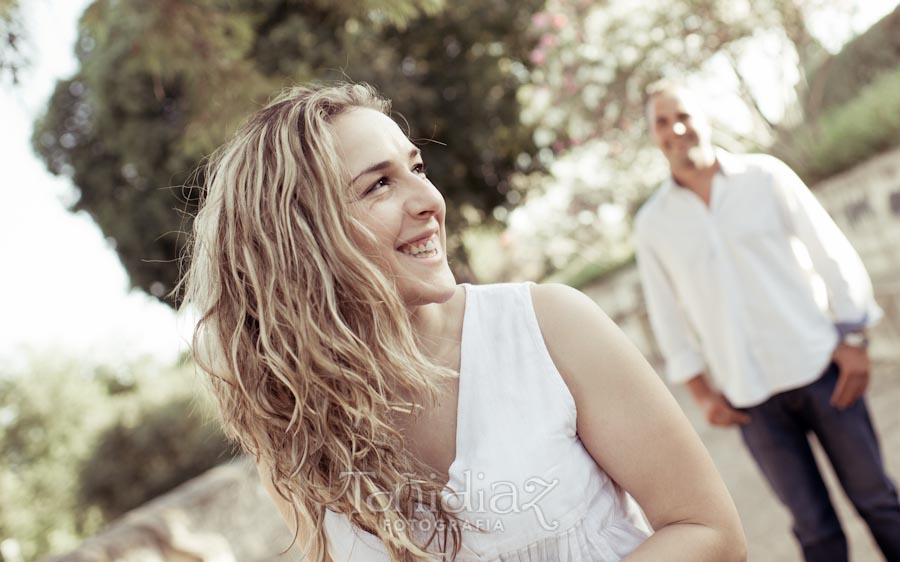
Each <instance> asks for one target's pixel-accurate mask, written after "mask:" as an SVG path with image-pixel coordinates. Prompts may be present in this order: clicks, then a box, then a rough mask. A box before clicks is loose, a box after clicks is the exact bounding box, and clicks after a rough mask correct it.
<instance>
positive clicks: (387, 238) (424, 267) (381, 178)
mask: <svg viewBox="0 0 900 562" xmlns="http://www.w3.org/2000/svg"><path fill="white" fill-rule="evenodd" d="M333 125H334V129H335V132H336V134H337V139H338V145H339V150H340V152H341V156H342V157H343V159H344V162H345V163H346V165H347V168H348V170H349V171H350V177H351V178H352V183H351V187H350V189H351V190H352V191H351V194H350V196H351V200H352V201H353V203H351V209H352V213H353V216H354V217H355V218H356V219H357V220H358V221H359V222H360V223H362V225H363V226H364V227H365V228H367V229H368V230H369V232H370V233H371V234H372V237H369V236H365V235H360V236H354V239H355V240H356V241H357V243H358V244H360V247H361V248H360V249H361V250H362V251H363V252H365V253H367V254H368V255H370V256H371V257H372V258H373V260H374V261H375V263H377V264H380V265H382V267H384V268H385V269H386V271H385V274H387V275H389V276H390V277H391V278H393V279H394V280H395V282H396V284H397V288H398V290H399V292H400V298H401V299H402V300H403V301H404V302H405V303H406V305H407V306H418V305H423V304H429V303H435V302H438V303H439V302H445V301H447V300H448V299H449V298H450V297H451V296H452V295H453V292H454V291H455V289H456V281H455V280H454V278H453V274H452V273H451V272H450V267H449V266H448V264H447V254H446V251H445V249H446V239H447V237H446V233H445V231H444V213H445V211H446V207H445V205H444V198H443V197H442V196H441V194H440V192H439V191H438V190H437V188H435V187H434V185H433V184H432V183H431V181H429V179H428V178H427V177H426V175H425V165H424V163H423V162H422V155H421V154H420V152H419V149H418V148H416V147H415V146H414V145H413V144H412V143H411V142H410V141H409V139H408V138H407V137H406V135H404V134H403V132H402V131H401V130H400V127H398V126H397V124H396V123H394V121H393V120H391V119H390V118H389V117H388V116H386V115H384V114H383V113H380V112H378V111H375V110H372V109H366V108H355V109H352V110H350V111H347V112H345V113H343V114H341V115H339V116H338V117H337V118H335V120H334V122H333ZM370 238H374V240H371V239H370Z"/></svg>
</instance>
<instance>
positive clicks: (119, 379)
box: [0, 361, 230, 560]
mask: <svg viewBox="0 0 900 562" xmlns="http://www.w3.org/2000/svg"><path fill="white" fill-rule="evenodd" d="M193 379H194V374H193V367H191V366H186V367H181V368H169V369H162V370H160V371H159V372H155V371H149V370H147V371H146V372H145V371H142V367H140V366H130V367H125V368H119V369H115V370H114V369H110V368H87V367H85V366H84V365H83V364H80V363H79V362H77V361H69V362H58V363H55V364H51V363H48V362H47V361H42V362H37V361H35V362H33V363H32V365H31V366H30V367H29V369H28V370H27V372H21V373H15V374H12V373H4V372H0V458H2V459H3V462H2V463H0V498H2V501H0V538H2V539H12V540H15V541H16V542H17V543H18V545H19V547H20V549H21V553H22V556H23V557H24V558H25V559H26V560H35V559H38V558H41V557H42V556H44V555H46V554H49V553H53V552H59V551H63V550H68V549H70V548H73V547H74V546H76V545H77V544H78V543H79V542H80V541H81V540H83V539H84V538H85V537H87V536H90V535H92V534H94V533H96V532H97V531H98V530H99V529H100V527H101V526H102V525H103V524H105V523H106V522H107V521H108V520H109V519H110V518H112V517H115V516H117V515H119V514H121V513H123V512H124V511H127V510H129V509H131V508H133V507H137V506H138V505H140V504H141V503H143V502H144V501H146V500H149V499H151V498H152V497H153V496H155V495H157V494H159V493H163V492H165V491H167V490H169V489H171V488H173V487H174V486H177V485H178V484H180V483H181V482H183V481H185V480H188V479H190V478H192V477H194V476H196V475H198V474H200V473H202V472H204V471H205V470H206V469H208V468H210V467H212V466H213V465H214V464H217V463H219V462H221V461H223V460H225V459H226V458H228V457H229V456H230V448H229V447H228V445H227V444H226V443H225V439H224V437H223V436H222V434H221V432H220V431H219V430H218V428H217V427H216V426H215V425H214V424H211V423H209V422H208V421H207V420H206V418H208V417H209V415H208V413H209V404H208V403H207V402H205V401H199V400H196V399H195V398H193V397H192V395H193V394H194V386H195V385H194V384H193Z"/></svg>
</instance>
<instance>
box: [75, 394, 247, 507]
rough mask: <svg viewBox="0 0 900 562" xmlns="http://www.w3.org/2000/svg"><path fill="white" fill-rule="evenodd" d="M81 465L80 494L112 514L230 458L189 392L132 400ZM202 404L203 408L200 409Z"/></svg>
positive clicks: (227, 447) (221, 438)
mask: <svg viewBox="0 0 900 562" xmlns="http://www.w3.org/2000/svg"><path fill="white" fill-rule="evenodd" d="M136 406H137V408H138V410H137V411H136V412H133V413H132V412H128V413H126V414H125V415H123V416H122V417H120V419H119V421H117V422H116V423H115V424H114V425H113V426H112V427H110V428H109V429H107V430H106V431H105V432H104V433H103V435H102V437H101V438H100V441H99V445H98V446H97V447H96V448H95V449H94V451H93V454H92V455H91V457H90V459H88V461H87V462H86V463H85V464H84V466H83V468H82V470H81V479H80V480H81V499H82V501H83V503H85V504H87V505H92V506H97V507H98V508H100V510H101V511H102V512H103V515H104V516H105V517H106V518H107V519H113V518H115V517H118V516H119V515H122V514H123V513H125V512H127V511H129V510H131V509H134V508H136V507H138V506H139V505H141V504H143V503H145V502H147V501H149V500H151V499H153V498H154V497H156V496H158V495H160V494H164V493H165V492H168V491H169V490H171V489H172V488H174V487H176V486H178V485H179V484H181V483H182V482H185V481H187V480H190V479H191V478H193V477H194V476H197V475H199V474H202V473H204V472H206V471H207V470H209V469H210V468H212V467H214V466H215V465H217V464H219V463H221V462H222V461H224V460H226V459H228V458H230V457H231V456H232V455H233V448H232V447H231V446H230V445H229V444H228V442H227V441H226V439H225V437H224V435H222V433H221V431H219V429H218V427H217V426H215V425H213V424H212V423H210V422H208V421H205V420H204V418H206V417H208V416H205V415H203V414H202V413H201V411H198V409H197V408H196V403H195V401H194V400H193V399H192V398H190V397H187V396H185V397H177V398H175V399H174V400H171V401H166V402H164V403H162V404H153V405H150V406H141V405H140V404H138V405H136ZM200 410H202V408H201V409H200Z"/></svg>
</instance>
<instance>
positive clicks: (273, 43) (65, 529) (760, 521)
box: [0, 0, 900, 562]
mask: <svg viewBox="0 0 900 562" xmlns="http://www.w3.org/2000/svg"><path fill="white" fill-rule="evenodd" d="M660 77H669V78H673V79H676V80H679V81H683V82H685V83H687V84H688V85H689V86H690V87H692V88H694V89H695V90H696V91H697V92H698V93H700V94H701V95H702V96H703V97H704V99H705V100H706V104H707V109H708V111H709V113H710V114H711V117H712V119H713V121H714V124H715V128H716V131H717V138H716V142H717V144H719V145H720V146H722V147H724V148H726V149H730V150H736V151H764V152H768V153H771V154H774V155H776V156H778V157H780V158H782V159H783V160H785V161H786V162H788V163H789V164H790V165H791V166H792V167H793V168H794V169H795V170H796V171H797V172H798V173H799V174H800V175H801V176H802V177H803V178H804V179H805V180H806V181H807V183H808V184H809V185H810V186H811V187H812V188H813V189H814V192H815V193H816V195H817V197H819V199H820V200H821V201H822V202H823V203H824V204H825V206H826V208H828V210H829V212H830V213H831V214H832V216H833V217H834V218H835V220H836V221H837V222H838V223H839V225H840V226H841V228H842V229H843V230H844V232H845V233H846V234H847V235H848V236H849V237H850V239H851V241H852V242H853V243H854V245H855V246H856V247H857V249H858V250H859V251H860V253H861V255H862V256H863V259H864V261H865V262H866V264H867V266H868V268H869V271H870V273H871V274H872V277H873V280H874V281H875V285H876V292H877V296H878V300H879V302H880V303H881V304H882V306H883V307H884V308H885V310H886V312H887V316H886V319H885V320H884V321H883V322H882V324H881V325H880V326H879V328H878V330H877V331H876V333H875V334H874V336H875V337H874V344H873V355H874V356H875V358H876V360H877V362H876V368H875V371H876V376H875V381H874V383H873V385H874V389H873V392H872V393H871V402H872V409H873V410H874V416H875V419H876V423H877V424H878V425H879V429H880V431H881V434H882V439H883V448H884V450H885V454H886V456H887V459H886V461H887V464H888V468H889V471H890V472H891V473H892V474H894V475H898V474H900V345H898V341H900V249H898V245H900V93H898V92H900V6H898V2H897V1H896V0H752V1H751V0H640V1H638V0H517V1H512V0H480V1H476V0H455V1H452V2H451V1H448V0H356V1H353V0H306V1H301V0H154V1H149V0H0V88H2V91H0V163H2V170H3V172H4V176H3V178H4V179H3V181H2V182H0V190H2V191H0V256H2V259H3V262H2V263H3V266H2V277H0V561H2V562H23V561H29V562H30V561H33V560H43V559H53V560H97V561H100V560H135V561H137V560H148V561H149V560H166V561H213V560H215V561H221V562H227V561H231V560H240V561H251V562H252V561H262V560H281V559H284V560H287V559H292V560H296V559H299V556H300V555H299V554H298V553H296V552H287V553H283V552H282V551H283V550H284V549H285V548H287V547H288V545H289V543H290V536H287V537H285V536H284V534H283V532H282V530H281V523H280V522H279V521H278V519H277V516H276V515H275V514H274V511H273V510H272V509H271V507H270V506H269V505H268V504H267V502H266V500H265V498H264V496H263V494H262V492H261V491H260V489H259V486H258V484H257V482H256V481H255V475H254V474H253V472H252V470H250V469H249V468H248V466H247V464H246V463H245V462H244V461H242V460H240V459H237V460H232V457H233V456H234V451H233V450H232V449H231V447H230V446H229V445H228V444H227V443H226V442H225V440H224V438H223V437H222V435H221V433H220V432H219V430H218V429H217V427H216V424H215V422H214V418H213V415H212V412H211V409H210V405H209V403H208V402H207V401H206V399H205V398H204V396H205V395H204V393H203V390H202V380H200V378H199V376H198V375H197V374H196V373H195V370H194V367H193V365H192V364H191V362H190V360H189V359H188V354H187V348H188V346H187V342H188V340H189V338H190V332H191V326H192V321H191V319H190V318H188V317H184V316H179V315H178V314H176V312H175V307H176V306H177V302H176V301H175V299H173V298H171V297H170V296H169V294H170V291H171V290H172V289H173V287H174V285H175V283H176V280H177V278H178V275H179V271H180V264H179V256H180V255H181V253H182V251H183V249H184V244H185V241H186V233H187V232H189V231H190V227H191V216H192V214H193V213H194V212H195V210H196V202H197V198H198V194H199V191H200V189H201V187H202V183H203V177H202V175H200V176H195V175H193V173H194V172H195V170H196V169H197V166H198V165H199V164H201V163H202V161H203V158H204V156H205V155H207V154H209V153H210V152H211V151H212V150H213V149H214V148H215V147H216V146H218V145H219V144H220V143H221V142H223V140H224V139H226V138H227V137H228V136H229V134H230V133H231V132H232V131H233V130H234V129H235V127H236V126H237V125H238V124H239V122H240V121H241V120H242V119H243V118H244V117H246V115H247V114H248V113H250V112H251V111H253V110H254V109H255V108H258V107H260V106H261V105H262V104H264V103H265V102H266V100H267V99H268V98H269V97H271V96H272V95H273V94H274V93H276V92H278V91H279V90H280V89H281V88H283V87H286V86H289V85H292V84H296V83H299V82H306V81H310V80H321V81H329V80H341V79H344V80H354V81H366V82H369V83H371V84H373V85H375V86H376V87H377V88H379V89H380V90H381V92H382V93H383V94H384V95H385V96H387V97H388V98H390V99H392V100H393V106H394V109H395V111H396V113H397V117H398V118H400V119H405V120H406V121H407V122H408V124H409V126H410V128H411V137H412V138H414V139H416V140H417V141H418V142H421V144H422V149H423V151H424V153H425V159H426V161H427V162H428V166H429V175H430V176H431V177H432V178H433V180H434V182H435V183H436V184H437V185H438V187H439V188H440V189H441V191H442V192H443V193H444V196H445V197H446V199H447V201H448V207H449V212H448V231H449V232H451V233H453V236H452V239H451V240H450V241H449V245H450V250H451V252H452V267H453V269H454V271H455V272H456V274H457V276H458V278H459V279H460V280H470V281H478V282H483V283H486V282H495V281H507V280H526V279H527V280H535V281H559V282H564V283H568V284H571V285H574V286H576V287H580V288H582V289H583V290H585V291H586V292H587V293H588V294H589V295H591V296H592V297H593V298H594V299H595V300H597V301H598V302H599V303H600V304H601V305H602V306H603V307H604V309H605V310H606V311H607V313H609V314H610V315H611V316H612V317H613V318H614V319H615V320H616V321H617V322H619V324H620V325H621V326H622V327H623V328H624V329H625V330H626V332H627V333H628V334H629V335H630V336H631V337H632V339H634V341H635V342H636V343H637V344H638V345H639V347H641V349H642V350H643V351H644V353H645V354H646V355H647V356H648V357H650V358H651V360H654V361H657V362H658V360H659V356H658V352H657V351H656V348H655V345H654V342H653V340H652V337H651V336H650V333H649V327H648V325H647V320H646V315H645V312H644V309H643V304H642V300H641V295H640V289H639V286H638V281H637V277H636V275H635V273H634V267H633V249H632V245H631V220H632V217H633V215H634V212H635V210H636V209H637V208H638V207H639V206H640V204H641V203H642V202H643V201H644V200H645V199H646V198H647V197H648V196H649V194H650V193H651V192H652V190H653V189H654V188H655V186H656V185H658V183H659V182H660V181H661V180H662V179H663V178H664V177H665V174H666V173H667V167H666V163H665V160H664V159H663V158H662V157H661V156H660V155H658V154H657V153H656V151H655V150H654V149H653V148H652V147H651V146H650V144H649V141H648V139H647V134H646V132H647V126H646V123H645V120H644V118H643V108H642V104H641V103H642V95H643V91H644V88H645V86H646V85H647V84H649V83H650V82H652V81H655V80H656V79H658V78H660ZM673 392H674V393H675V394H676V397H677V398H678V399H679V400H680V401H681V402H682V403H683V404H684V405H685V409H686V411H687V412H688V414H689V416H691V417H692V421H694V423H695V426H696V427H697V428H698V431H700V433H701V437H702V438H703V439H704V441H705V442H706V444H707V446H708V447H709V448H710V450H711V452H712V453H713V456H714V458H715V460H716V462H717V464H718V465H719V468H720V470H721V471H722V472H723V476H724V477H725V478H726V481H727V483H728V485H729V487H730V489H731V490H732V493H733V494H734V495H735V499H736V502H737V503H738V507H739V509H740V511H741V513H742V516H743V518H744V523H745V527H746V529H747V534H748V538H749V540H750V546H751V560H756V561H763V560H765V561H781V560H785V561H786V560H798V559H799V554H798V552H797V550H796V547H795V546H794V544H793V540H792V538H791V536H790V532H789V522H788V519H787V516H786V514H785V513H784V512H783V510H782V509H781V508H780V506H778V505H777V503H776V501H775V500H774V499H773V498H772V496H771V494H769V492H768V490H767V489H766V487H765V485H764V484H763V482H762V480H761V478H760V477H759V475H758V474H757V473H756V472H755V468H754V467H753V466H752V461H750V460H749V457H747V455H746V453H744V451H743V449H742V447H741V445H740V443H739V439H738V437H737V436H736V435H735V434H734V433H732V432H730V431H725V430H716V431H713V430H710V429H709V428H707V427H706V426H705V423H704V422H703V421H702V420H700V419H699V417H697V415H696V412H694V411H693V406H692V404H690V403H689V401H688V400H686V399H685V397H684V396H683V395H682V393H681V391H680V390H679V389H673ZM213 467H218V468H215V469H213ZM210 469H212V470H210ZM201 475H202V476H201ZM195 477H199V478H195ZM192 479H193V480H192ZM835 493H836V495H837V496H838V498H837V499H838V502H839V504H840V508H841V514H842V515H843V516H844V521H845V522H846V523H847V526H848V530H849V533H850V535H851V542H852V548H853V555H854V559H855V560H859V561H867V560H878V558H877V557H876V554H875V550H874V549H873V547H872V542H871V539H870V538H869V537H868V536H867V535H866V533H865V530H864V529H863V528H862V526H861V525H860V524H859V523H858V521H856V520H855V519H854V517H855V516H854V514H852V513H851V510H850V509H849V508H848V507H847V504H846V502H844V501H842V498H841V497H840V492H837V491H836V492H835ZM48 557H50V558H48Z"/></svg>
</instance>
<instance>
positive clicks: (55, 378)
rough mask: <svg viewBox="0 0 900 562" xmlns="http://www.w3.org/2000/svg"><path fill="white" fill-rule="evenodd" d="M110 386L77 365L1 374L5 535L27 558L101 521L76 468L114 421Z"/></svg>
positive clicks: (1, 519)
mask: <svg viewBox="0 0 900 562" xmlns="http://www.w3.org/2000/svg"><path fill="white" fill-rule="evenodd" d="M108 400H109V398H108V396H107V394H106V389H105V387H104V385H103V384H102V383H101V382H100V381H98V380H96V379H95V378H93V377H92V376H91V373H85V372H83V371H81V370H80V369H79V368H78V365H76V364H56V365H49V364H46V363H42V364H40V365H35V366H34V368H33V369H32V370H31V372H29V373H25V374H22V375H19V376H16V377H13V376H10V375H9V374H5V373H4V374H3V375H0V404H2V406H0V458H2V459H3V462H2V463H0V498H3V499H2V501H0V537H2V538H4V539H5V538H10V539H14V540H17V541H18V542H19V545H20V547H21V550H22V555H23V556H24V557H25V559H28V560H31V559H34V558H36V557H37V556H39V555H41V554H44V553H46V552H50V551H54V550H59V549H64V548H69V547H71V546H72V545H74V544H76V543H77V542H78V540H79V538H80V537H82V536H84V535H87V534H91V533H93V532H95V531H96V530H97V528H98V527H99V525H100V524H101V523H102V518H101V517H100V515H99V514H98V513H97V512H96V510H90V509H83V508H82V506H81V505H80V504H79V502H78V497H77V490H78V487H79V483H78V466H79V465H80V464H81V462H82V461H83V460H84V459H85V458H87V457H88V455H89V454H90V451H91V450H92V449H93V447H94V446H95V444H96V442H97V437H98V436H99V432H100V430H101V429H102V428H103V427H104V426H106V425H107V424H109V423H110V421H111V419H112V417H113V416H112V411H111V410H110V408H109V407H108Z"/></svg>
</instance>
